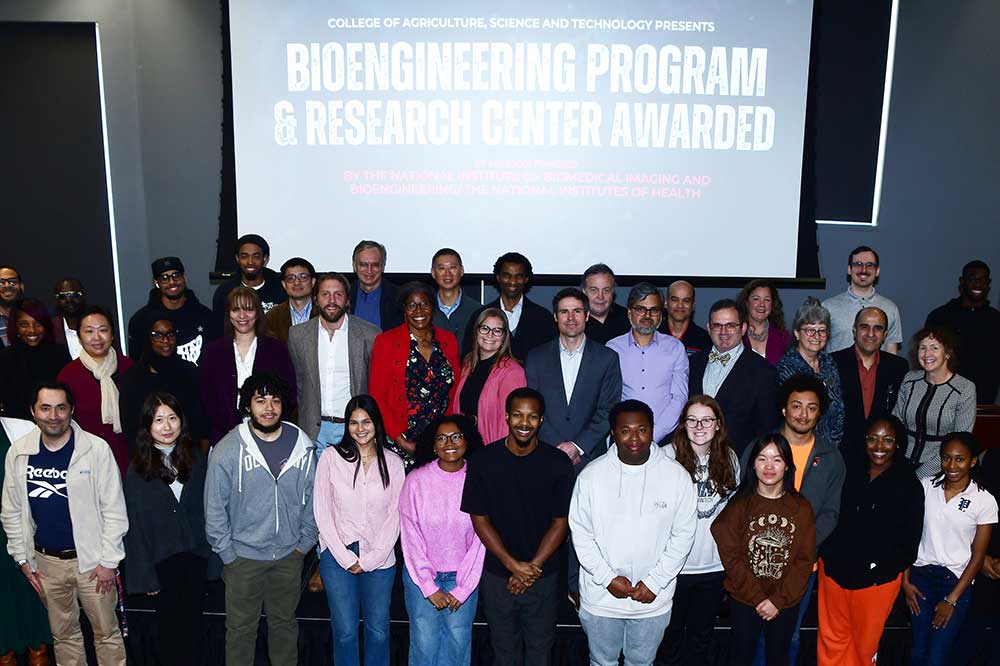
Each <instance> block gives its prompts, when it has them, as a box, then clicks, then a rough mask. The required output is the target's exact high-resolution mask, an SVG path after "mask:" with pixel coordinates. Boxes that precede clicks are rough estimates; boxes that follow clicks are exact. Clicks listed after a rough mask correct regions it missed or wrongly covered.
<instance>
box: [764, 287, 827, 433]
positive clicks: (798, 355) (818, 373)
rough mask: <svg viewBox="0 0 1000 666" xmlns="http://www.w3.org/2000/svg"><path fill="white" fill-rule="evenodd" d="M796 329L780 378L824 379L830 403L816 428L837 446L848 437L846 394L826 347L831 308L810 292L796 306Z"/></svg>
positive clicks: (782, 358) (780, 369)
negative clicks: (825, 306) (797, 376)
mask: <svg viewBox="0 0 1000 666" xmlns="http://www.w3.org/2000/svg"><path fill="white" fill-rule="evenodd" d="M792 329H793V331H792V332H793V334H794V335H795V344H794V345H792V346H791V347H789V348H788V351H786V352H785V355H784V356H782V357H781V360H780V361H778V368H777V370H778V382H779V383H782V382H784V381H785V380H786V379H788V378H789V377H791V376H792V375H799V374H802V375H811V376H813V377H817V378H818V379H819V380H820V381H821V382H823V384H824V385H825V386H826V390H827V393H828V394H829V396H830V406H829V408H828V409H827V410H826V413H824V414H823V416H822V418H820V420H819V423H818V424H817V425H816V432H817V433H819V434H820V435H822V436H823V437H824V438H826V440H827V441H828V442H830V443H831V444H833V445H834V446H840V440H841V439H843V437H844V394H843V392H842V391H841V390H840V373H839V372H838V371H837V363H836V362H835V361H834V360H833V357H832V356H830V355H829V354H828V353H826V352H825V351H824V349H825V348H826V343H827V340H829V338H830V311H829V310H827V309H826V308H824V307H823V306H822V305H821V304H820V302H819V301H818V300H816V299H815V298H813V297H812V296H810V297H809V298H807V299H806V300H805V301H804V302H803V303H802V305H800V306H799V309H798V310H796V312H795V318H794V319H793V320H792Z"/></svg>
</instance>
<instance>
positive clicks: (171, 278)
mask: <svg viewBox="0 0 1000 666" xmlns="http://www.w3.org/2000/svg"><path fill="white" fill-rule="evenodd" d="M183 279H184V273H182V272H180V271H174V272H173V273H161V274H160V278H159V280H160V282H180V281H181V280H183Z"/></svg>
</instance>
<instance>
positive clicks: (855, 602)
mask: <svg viewBox="0 0 1000 666" xmlns="http://www.w3.org/2000/svg"><path fill="white" fill-rule="evenodd" d="M864 443H865V452H866V453H867V455H866V457H865V460H864V462H861V461H858V462H855V463H853V464H852V465H850V466H849V467H848V469H847V476H846V478H845V480H844V486H843V490H842V491H841V495H840V517H839V519H838V522H837V527H836V528H835V529H834V530H833V532H832V533H831V534H830V536H829V537H827V538H826V539H825V540H824V541H823V544H822V545H821V546H820V551H819V554H820V562H819V605H818V606H817V612H818V614H819V638H818V664H819V666H869V665H870V664H873V663H875V655H876V652H878V644H879V640H881V638H882V629H883V627H884V626H885V621H886V618H888V617H889V612H890V611H891V610H892V606H893V604H894V603H895V601H896V597H897V596H899V589H900V585H901V584H902V581H903V572H904V571H905V570H906V569H907V567H909V566H910V565H911V564H913V561H914V560H915V559H916V557H917V546H918V545H919V544H920V534H921V531H922V529H923V520H924V491H923V488H922V487H921V486H920V482H919V481H918V480H917V476H916V474H914V473H913V466H912V465H910V463H909V462H908V461H907V460H906V458H904V457H903V453H902V452H903V451H905V450H906V428H905V427H904V426H903V424H902V423H901V422H900V420H899V419H897V418H896V417H895V416H892V415H890V414H886V415H884V416H880V417H875V418H874V419H873V420H871V421H870V422H869V424H868V427H867V431H866V434H865V441H864ZM851 445H852V446H854V443H853V442H852V443H851Z"/></svg>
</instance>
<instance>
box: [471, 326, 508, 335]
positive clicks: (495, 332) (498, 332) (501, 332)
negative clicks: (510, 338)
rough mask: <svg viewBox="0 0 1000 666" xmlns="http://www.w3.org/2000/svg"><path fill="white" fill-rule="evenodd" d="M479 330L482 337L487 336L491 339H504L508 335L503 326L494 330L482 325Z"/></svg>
mask: <svg viewBox="0 0 1000 666" xmlns="http://www.w3.org/2000/svg"><path fill="white" fill-rule="evenodd" d="M478 330H479V334H480V335H485V336H486V337H488V338H490V337H493V338H502V337H503V336H505V335H507V331H506V329H504V328H503V327H502V326H498V327H496V328H493V327H491V326H487V325H486V324H482V325H480V326H479V329H478Z"/></svg>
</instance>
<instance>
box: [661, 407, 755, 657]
mask: <svg viewBox="0 0 1000 666" xmlns="http://www.w3.org/2000/svg"><path fill="white" fill-rule="evenodd" d="M680 424H681V427H680V428H677V430H676V431H675V432H674V437H673V444H672V445H671V446H667V447H665V448H664V449H663V451H664V453H666V454H667V456H668V457H670V458H673V459H674V460H676V461H677V462H678V463H680V465H681V467H683V468H684V469H685V470H687V473H688V474H689V475H690V476H691V483H693V484H694V486H695V494H696V495H697V496H698V523H697V527H696V530H695V535H694V546H693V547H692V548H691V554H690V555H689V556H688V558H687V561H686V562H685V563H684V568H683V569H681V572H680V574H679V575H678V576H677V589H676V590H675V591H674V601H673V611H672V612H671V615H670V624H669V625H668V626H667V631H666V633H664V634H663V642H662V643H661V645H660V650H659V654H658V659H657V662H656V663H657V664H662V665H673V664H708V663H710V660H709V648H710V647H711V644H712V632H713V631H714V628H715V616H716V615H718V612H719V605H720V603H721V602H722V583H723V581H724V580H725V578H726V572H725V570H724V568H723V566H722V558H721V557H719V548H718V546H716V545H715V539H713V538H712V532H711V527H712V523H713V522H714V521H715V519H716V518H717V517H718V515H719V514H720V513H722V510H723V509H724V508H725V507H726V504H727V503H728V502H729V498H730V497H731V496H732V494H733V493H734V492H735V491H736V487H737V486H738V485H739V480H740V463H739V460H738V459H737V457H736V453H735V452H734V451H733V449H732V448H731V447H730V445H729V436H728V435H727V434H726V422H725V419H724V418H723V415H722V407H720V406H719V403H718V402H716V401H715V399H714V398H710V397H709V396H707V395H696V396H694V397H692V398H691V399H689V400H688V401H687V404H685V405H684V409H682V410H681V417H680Z"/></svg>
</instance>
